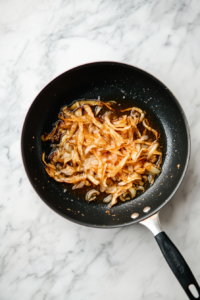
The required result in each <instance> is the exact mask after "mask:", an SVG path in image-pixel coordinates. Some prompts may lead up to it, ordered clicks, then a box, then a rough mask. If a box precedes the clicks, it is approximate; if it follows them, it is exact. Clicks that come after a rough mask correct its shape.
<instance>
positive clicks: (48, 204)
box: [21, 61, 191, 229]
mask: <svg viewBox="0 0 200 300" xmlns="http://www.w3.org/2000/svg"><path fill="white" fill-rule="evenodd" d="M99 64H101V65H102V64H108V65H112V64H113V65H121V66H128V67H131V68H134V69H136V70H138V71H140V72H142V73H144V74H147V75H148V76H149V77H151V78H152V79H153V80H156V81H157V82H158V83H159V84H161V85H162V86H163V87H164V88H165V89H166V90H168V92H169V93H170V94H171V95H172V96H173V98H174V101H175V102H176V104H177V106H178V108H179V111H180V112H181V115H182V117H183V121H184V124H185V128H186V133H187V147H188V151H187V158H186V162H185V166H184V169H183V171H182V175H181V177H180V179H179V181H178V183H177V185H176V187H175V189H173V191H172V192H171V194H170V196H169V197H168V198H167V199H166V200H165V201H164V202H163V203H162V204H161V205H159V206H158V207H157V208H156V209H154V210H152V211H151V212H150V213H148V214H147V216H144V217H142V218H140V219H139V220H133V219H132V220H130V222H127V223H121V224H118V225H95V224H90V223H87V222H84V221H79V220H75V219H73V218H71V217H70V216H66V215H65V214H63V213H62V212H61V211H59V210H57V209H56V208H55V207H53V206H52V205H51V204H50V203H48V202H47V201H46V199H45V197H43V196H42V195H40V194H39V192H38V191H37V189H36V188H35V186H34V184H33V182H32V180H31V176H30V174H29V170H28V168H27V166H26V161H25V157H24V147H23V144H24V132H25V127H26V126H25V125H26V122H27V121H28V117H29V114H30V113H31V109H32V107H33V105H34V103H35V100H36V99H37V98H38V96H39V95H40V94H41V93H42V92H44V91H45V89H46V88H47V87H48V86H49V85H50V84H51V83H52V82H54V81H56V80H58V79H59V78H60V77H62V76H63V75H65V74H66V73H68V72H70V71H74V70H77V69H80V68H83V67H86V66H90V65H99ZM190 155H191V136H190V128H189V123H188V120H187V117H186V115H185V112H184V110H183V108H182V106H181V104H180V102H179V101H178V99H177V98H176V97H175V95H174V94H173V93H172V91H171V90H170V89H169V88H168V87H167V86H166V85H165V84H164V83H163V82H162V81H160V80H159V79H158V78H157V77H155V76H154V75H152V74H151V73H149V72H147V71H145V70H143V69H141V68H138V67H136V66H134V65H131V64H127V63H123V62H117V61H96V62H89V63H85V64H81V65H78V66H76V67H73V68H70V69H68V70H67V71H65V72H63V73H61V74H60V75H58V76H57V77H55V78H54V79H52V80H51V81H50V82H48V83H47V84H46V85H45V86H44V87H43V88H42V89H41V90H40V92H39V93H38V94H37V96H36V97H35V98H34V100H33V101H32V103H31V105H30V107H29V109H28V111H27V113H26V116H25V119H24V122H23V126H22V132H21V156H22V162H23V165H24V169H25V171H26V174H27V177H28V179H29V181H30V183H31V185H32V187H33V188H34V190H35V191H36V193H37V195H38V196H39V197H40V198H41V199H42V200H43V202H45V204H46V205H47V206H49V208H51V209H52V210H53V211H54V212H56V213H57V214H59V215H60V216H62V217H64V218H65V219H67V220H69V221H71V222H73V223H75V224H79V225H83V226H86V227H91V228H103V229H112V228H119V227H125V226H129V225H132V224H135V223H139V222H141V221H143V220H145V219H147V218H149V217H150V216H152V215H153V214H155V213H157V212H158V211H160V210H161V209H162V208H163V207H164V206H165V205H166V204H167V203H168V202H169V201H170V200H171V198H172V197H173V196H174V195H175V193H176V192H177V190H178V189H179V187H180V185H181V183H182V181H183V178H184V177H185V174H186V171H187V168H188V165H189V160H190Z"/></svg>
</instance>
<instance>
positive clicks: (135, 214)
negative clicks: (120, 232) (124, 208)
mask: <svg viewBox="0 0 200 300" xmlns="http://www.w3.org/2000/svg"><path fill="white" fill-rule="evenodd" d="M138 217H139V214H138V213H134V214H132V215H131V218H132V219H137V218H138Z"/></svg>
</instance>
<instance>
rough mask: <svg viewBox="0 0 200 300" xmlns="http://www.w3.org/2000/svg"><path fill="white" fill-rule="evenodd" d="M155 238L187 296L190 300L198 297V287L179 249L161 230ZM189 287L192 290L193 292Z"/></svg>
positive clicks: (199, 293)
mask: <svg viewBox="0 0 200 300" xmlns="http://www.w3.org/2000/svg"><path fill="white" fill-rule="evenodd" d="M155 239H156V241H157V243H158V245H159V247H160V250H161V251H162V254H163V255H164V257H165V259H166V261H167V263H168V265H169V266H170V268H171V270H172V272H173V273H174V275H175V276H176V278H177V279H178V281H179V282H180V284H181V285H182V288H183V289H184V291H185V292H186V294H187V295H188V298H189V299H191V300H193V299H200V287H199V285H198V283H197V281H196V279H195V278H194V275H193V274H192V271H191V270H190V268H189V266H188V264H187V263H186V261H185V260H184V258H183V256H182V255H181V253H180V252H179V250H178V249H177V248H176V246H175V245H174V244H173V243H172V241H171V240H170V239H169V237H168V236H167V235H166V233H165V232H163V231H162V232H160V233H158V234H157V235H156V236H155ZM190 288H191V289H192V290H193V293H192V292H191V290H190ZM195 289H196V291H195ZM195 295H196V297H195Z"/></svg>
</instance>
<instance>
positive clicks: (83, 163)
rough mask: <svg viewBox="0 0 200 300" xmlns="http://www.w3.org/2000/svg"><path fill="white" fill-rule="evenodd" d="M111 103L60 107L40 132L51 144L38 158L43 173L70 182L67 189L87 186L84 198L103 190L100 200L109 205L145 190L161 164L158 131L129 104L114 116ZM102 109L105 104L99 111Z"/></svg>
mask: <svg viewBox="0 0 200 300" xmlns="http://www.w3.org/2000/svg"><path fill="white" fill-rule="evenodd" d="M114 104H115V102H114V101H110V102H102V101H100V100H97V101H93V100H83V101H77V102H75V103H74V104H72V105H71V106H65V107H63V108H62V109H61V112H60V114H59V121H58V122H57V123H56V126H55V128H54V129H53V131H52V132H51V133H50V134H45V135H43V136H42V140H43V141H47V140H51V142H52V144H53V145H52V146H53V147H54V150H53V152H52V153H51V154H50V156H49V163H47V162H46V161H45V153H43V156H42V159H43V162H44V163H45V165H46V166H45V170H46V172H47V173H48V175H49V176H50V177H52V178H54V180H56V181H58V182H65V183H70V184H73V187H72V189H81V188H83V187H84V186H91V190H90V191H89V192H87V194H86V200H87V201H88V202H90V201H94V200H96V199H98V195H100V193H101V192H102V193H103V192H105V193H107V194H108V196H106V197H105V198H104V200H103V202H104V203H109V202H110V207H112V206H113V205H115V204H116V203H117V201H118V200H121V201H127V200H129V199H132V198H134V197H135V196H136V193H137V191H145V188H146V185H147V183H148V182H149V183H150V184H153V183H154V178H155V176H156V175H158V174H159V173H160V171H161V167H160V166H161V163H162V151H161V147H160V146H159V134H158V132H157V131H156V130H155V129H153V128H152V127H150V126H149V122H148V120H147V118H146V117H145V114H146V113H145V111H142V110H141V109H140V108H137V107H132V108H128V109H126V110H121V111H120V116H119V111H118V113H116V110H114V109H113V105H114ZM102 108H104V111H105V108H106V112H104V114H101V111H102ZM118 110H119V108H118Z"/></svg>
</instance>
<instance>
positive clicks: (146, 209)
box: [143, 206, 151, 213]
mask: <svg viewBox="0 0 200 300" xmlns="http://www.w3.org/2000/svg"><path fill="white" fill-rule="evenodd" d="M150 209H151V207H150V206H146V207H145V208H144V209H143V212H145V213H148V211H150Z"/></svg>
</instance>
